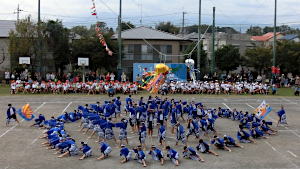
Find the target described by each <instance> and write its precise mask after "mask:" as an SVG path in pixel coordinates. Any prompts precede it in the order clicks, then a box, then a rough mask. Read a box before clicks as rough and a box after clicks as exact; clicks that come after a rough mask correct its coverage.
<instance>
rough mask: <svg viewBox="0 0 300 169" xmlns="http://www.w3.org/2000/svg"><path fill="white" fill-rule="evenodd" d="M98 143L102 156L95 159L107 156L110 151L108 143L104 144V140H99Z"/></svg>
mask: <svg viewBox="0 0 300 169" xmlns="http://www.w3.org/2000/svg"><path fill="white" fill-rule="evenodd" d="M99 144H100V147H99V149H100V151H101V153H103V154H102V156H100V157H99V158H97V160H102V159H104V158H106V157H108V154H109V153H110V152H111V147H110V146H109V145H108V144H106V143H105V142H104V141H100V142H99Z"/></svg>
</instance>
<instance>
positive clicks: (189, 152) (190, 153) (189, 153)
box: [182, 146, 204, 162]
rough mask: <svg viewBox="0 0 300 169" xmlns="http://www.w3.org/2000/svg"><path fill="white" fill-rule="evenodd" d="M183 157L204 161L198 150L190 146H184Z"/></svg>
mask: <svg viewBox="0 0 300 169" xmlns="http://www.w3.org/2000/svg"><path fill="white" fill-rule="evenodd" d="M182 154H183V158H184V157H189V158H191V159H192V160H195V161H201V162H204V160H203V158H201V157H200V156H199V155H198V153H197V152H196V150H194V149H193V148H191V147H189V146H184V147H183V152H182Z"/></svg>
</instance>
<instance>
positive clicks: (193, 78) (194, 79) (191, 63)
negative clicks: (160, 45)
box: [185, 58, 196, 83]
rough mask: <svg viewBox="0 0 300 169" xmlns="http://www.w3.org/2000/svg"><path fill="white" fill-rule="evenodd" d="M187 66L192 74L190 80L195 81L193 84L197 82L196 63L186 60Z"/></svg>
mask: <svg viewBox="0 0 300 169" xmlns="http://www.w3.org/2000/svg"><path fill="white" fill-rule="evenodd" d="M185 65H186V66H187V67H188V71H189V74H190V78H191V80H193V82H194V83H195V82H196V75H195V67H194V65H195V61H194V60H193V59H189V58H188V59H186V60H185Z"/></svg>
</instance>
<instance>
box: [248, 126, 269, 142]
mask: <svg viewBox="0 0 300 169" xmlns="http://www.w3.org/2000/svg"><path fill="white" fill-rule="evenodd" d="M250 135H251V137H253V138H265V139H268V138H269V137H266V136H264V132H263V131H261V130H259V129H258V127H253V128H252V129H251V130H250Z"/></svg>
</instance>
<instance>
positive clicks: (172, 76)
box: [169, 72, 174, 83]
mask: <svg viewBox="0 0 300 169" xmlns="http://www.w3.org/2000/svg"><path fill="white" fill-rule="evenodd" d="M169 79H170V83H172V82H173V81H174V74H173V72H171V74H170V76H169Z"/></svg>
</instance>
